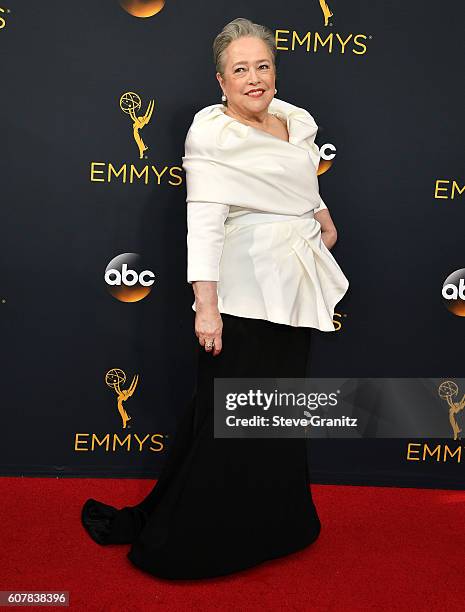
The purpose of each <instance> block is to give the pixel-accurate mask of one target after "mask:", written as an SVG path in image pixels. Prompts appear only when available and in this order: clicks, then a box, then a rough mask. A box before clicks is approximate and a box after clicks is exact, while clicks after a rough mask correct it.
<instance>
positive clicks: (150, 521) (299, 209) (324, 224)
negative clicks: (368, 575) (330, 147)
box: [82, 18, 348, 579]
mask: <svg viewBox="0 0 465 612" xmlns="http://www.w3.org/2000/svg"><path fill="white" fill-rule="evenodd" d="M213 49H214V57H215V62H216V69H217V75H216V76H217V79H218V81H219V84H220V86H221V89H222V91H223V96H222V104H213V105H210V106H207V107H205V108H203V109H201V110H200V111H199V112H197V113H196V115H195V116H194V119H193V122H192V125H191V127H190V129H189V132H188V134H187V138H186V143H185V156H184V157H183V167H184V169H185V171H186V177H187V206H188V209H187V222H188V237H187V244H188V270H187V280H188V282H189V283H191V284H192V287H193V291H194V296H195V301H194V303H193V305H192V308H193V310H194V311H195V334H196V336H197V338H198V341H199V342H198V372H197V384H196V389H195V392H194V394H193V396H192V401H191V403H190V404H189V406H187V408H186V410H185V411H184V413H183V415H182V418H181V419H180V422H179V424H178V428H177V431H176V436H175V439H174V441H173V443H172V445H171V447H170V448H169V450H168V454H167V457H166V462H165V465H164V467H163V471H162V473H161V475H160V478H159V480H158V481H157V483H156V485H155V487H154V488H153V490H152V491H151V492H150V493H149V495H148V496H147V497H146V498H145V499H144V500H142V501H141V502H140V503H139V504H138V505H137V506H126V507H124V508H122V509H120V510H117V509H116V508H114V507H113V506H109V505H107V504H104V503H102V502H98V501H96V500H94V499H89V500H87V502H86V503H85V505H84V507H83V511H82V521H83V524H84V526H85V528H86V529H87V531H88V533H89V534H90V536H91V537H92V538H93V539H94V540H95V541H96V542H98V543H99V544H116V543H130V544H131V545H132V546H131V549H130V551H129V553H128V557H129V559H130V560H131V561H132V562H133V563H134V564H135V565H136V566H138V567H139V568H141V569H143V570H145V571H147V572H150V573H151V574H153V575H156V576H160V577H163V578H174V579H176V578H207V577H213V576H221V575H224V574H228V573H231V572H235V571H238V570H241V569H245V568H247V567H251V566H254V565H256V564H258V563H260V562H262V561H265V560H267V559H272V558H275V557H280V556H283V555H286V554H289V553H291V552H294V551H297V550H299V549H302V548H304V547H306V546H308V545H309V544H310V543H311V542H313V541H314V540H315V539H316V538H317V537H318V534H319V532H320V527H321V525H320V521H319V517H318V514H317V511H316V508H315V506H314V504H313V500H312V496H311V490H310V479H309V471H308V466H307V451H306V444H305V440H304V439H284V438H282V439H280V438H278V439H277V438H256V439H253V438H240V439H237V438H235V439H233V438H231V439H227V438H215V437H214V427H213V422H214V418H213V385H214V379H215V378H220V377H222V378H224V377H226V378H228V377H229V378H231V377H233V378H238V377H244V378H245V377H248V378H251V377H253V378H259V377H279V378H286V377H289V378H298V377H305V376H306V374H307V370H306V365H307V359H308V352H309V348H310V334H311V329H312V328H314V329H318V330H320V331H334V329H335V328H334V324H333V321H332V318H333V314H334V307H335V305H336V304H337V302H338V301H339V300H340V299H341V298H342V296H343V295H344V294H345V292H346V291H347V288H348V281H347V279H346V277H345V276H344V274H343V272H342V270H341V269H340V267H339V266H338V264H337V262H336V260H335V259H334V257H333V256H332V254H331V253H330V251H329V249H330V248H331V247H332V246H333V245H334V243H335V241H336V229H335V227H334V224H333V222H332V220H331V217H330V214H329V211H328V209H327V207H326V205H325V204H324V202H323V200H322V199H321V197H320V194H319V190H318V179H317V172H316V171H317V167H318V162H319V151H318V148H317V146H316V145H315V141H314V140H315V135H316V132H317V129H318V127H317V125H316V123H315V121H314V119H313V117H312V116H311V115H310V114H309V113H308V112H307V111H306V110H304V109H303V108H299V107H297V106H295V105H293V104H291V103H289V102H285V101H283V100H279V99H278V98H275V97H274V95H275V93H276V89H275V78H276V69H275V63H274V60H275V52H276V47H275V42H274V36H273V34H272V32H271V31H270V30H268V29H267V28H266V27H264V26H261V25H257V24H254V23H252V22H250V21H249V20H247V19H243V18H239V19H235V20H234V21H232V22H231V23H229V24H227V25H226V26H225V27H224V28H223V31H222V32H221V33H220V34H219V35H218V36H217V37H216V39H215V41H214V46H213Z"/></svg>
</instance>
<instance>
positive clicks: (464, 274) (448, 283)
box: [442, 268, 465, 317]
mask: <svg viewBox="0 0 465 612" xmlns="http://www.w3.org/2000/svg"><path fill="white" fill-rule="evenodd" d="M442 297H443V298H444V304H445V306H446V308H447V309H448V310H450V311H451V312H453V313H454V314H455V315H457V316H459V317H465V268H461V269H460V270H456V271H455V272H452V274H450V275H449V276H448V277H447V278H446V280H445V281H444V284H443V286H442Z"/></svg>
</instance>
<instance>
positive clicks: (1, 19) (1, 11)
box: [0, 6, 10, 30]
mask: <svg viewBox="0 0 465 612" xmlns="http://www.w3.org/2000/svg"><path fill="white" fill-rule="evenodd" d="M9 12H10V9H4V8H2V7H1V6H0V30H3V28H4V27H5V26H6V19H5V17H3V15H4V14H5V13H9Z"/></svg>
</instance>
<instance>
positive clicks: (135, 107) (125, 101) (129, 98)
mask: <svg viewBox="0 0 465 612" xmlns="http://www.w3.org/2000/svg"><path fill="white" fill-rule="evenodd" d="M119 106H120V108H121V110H122V111H123V112H124V113H126V114H127V115H129V116H130V117H131V119H132V133H133V136H134V140H135V141H136V144H137V147H138V148H139V158H140V159H142V158H143V157H144V151H147V149H148V146H147V145H146V144H145V143H144V141H143V140H142V137H141V135H140V134H139V130H141V129H142V128H143V127H144V126H146V125H147V123H148V122H149V121H150V118H151V117H152V113H153V107H154V101H153V100H150V102H149V105H148V107H147V110H146V112H145V115H142V116H137V115H136V113H137V112H138V111H139V110H140V109H141V107H142V101H141V99H140V97H139V96H138V95H137V94H136V93H134V92H133V91H127V92H126V93H124V94H123V95H122V96H121V98H120V100H119Z"/></svg>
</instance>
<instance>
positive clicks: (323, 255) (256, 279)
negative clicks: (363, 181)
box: [182, 98, 349, 331]
mask: <svg viewBox="0 0 465 612" xmlns="http://www.w3.org/2000/svg"><path fill="white" fill-rule="evenodd" d="M224 108H225V107H224V106H223V105H222V104H213V105H210V106H207V107H205V108H203V109H201V110H200V111H199V112H198V113H196V115H195V116H194V119H193V122H192V124H191V126H190V128H189V131H188V133H187V137H186V142H185V155H184V157H183V158H182V159H183V164H182V165H183V168H184V170H185V172H186V187H187V228H188V232H187V248H188V260H187V281H188V282H189V283H192V282H193V281H196V280H210V281H217V293H218V309H219V311H220V312H222V313H229V314H233V315H237V316H242V317H249V318H254V319H266V320H268V321H273V322H275V323H282V324H286V325H292V326H303V327H313V328H316V329H319V330H320V331H334V330H335V327H334V323H333V316H334V308H335V306H336V304H337V303H338V302H339V301H340V300H341V298H342V297H343V296H344V294H345V293H346V291H347V289H348V286H349V281H348V280H347V278H346V277H345V275H344V273H343V272H342V270H341V268H340V267H339V265H338V263H337V262H336V260H335V259H334V257H333V255H332V253H331V252H330V251H329V249H328V248H327V247H326V246H325V245H324V243H323V241H322V240H321V226H320V224H319V223H318V221H317V220H316V219H315V218H314V213H315V212H318V211H320V210H323V209H324V208H327V206H326V204H325V203H324V202H323V200H322V198H321V196H320V193H319V188H318V178H317V169H318V163H319V159H320V155H319V150H318V147H317V145H316V144H315V135H316V133H317V130H318V126H317V124H316V123H315V120H314V119H313V117H312V116H311V115H310V113H308V111H306V110H305V109H303V108H300V107H297V106H295V105H293V104H290V103H289V102H285V101H284V100H279V99H278V98H273V100H272V101H271V103H270V106H269V109H268V110H269V112H270V113H272V114H276V115H277V116H280V117H282V118H283V119H285V120H286V122H287V129H288V133H289V142H287V141H285V140H281V139H280V138H277V137H275V136H273V135H272V134H269V133H267V132H264V131H263V130H260V129H258V128H254V127H252V126H248V125H245V124H243V123H241V122H239V121H237V120H236V119H233V118H232V117H229V116H228V115H226V114H225V113H224ZM192 309H193V310H194V311H195V310H196V306H195V301H194V303H193V304H192Z"/></svg>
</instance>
